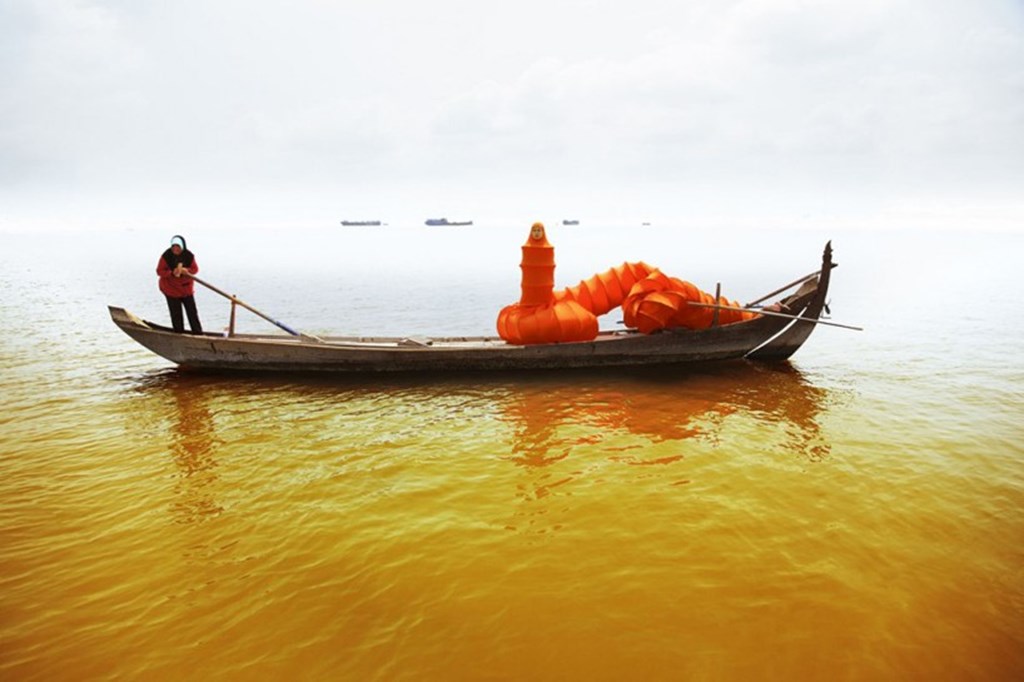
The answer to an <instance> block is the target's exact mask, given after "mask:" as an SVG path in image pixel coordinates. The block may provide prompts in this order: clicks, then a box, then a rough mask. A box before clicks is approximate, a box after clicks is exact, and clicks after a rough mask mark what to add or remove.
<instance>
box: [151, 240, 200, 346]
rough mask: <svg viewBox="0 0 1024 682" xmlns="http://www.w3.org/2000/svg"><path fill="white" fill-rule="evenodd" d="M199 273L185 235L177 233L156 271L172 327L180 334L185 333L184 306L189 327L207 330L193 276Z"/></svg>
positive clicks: (158, 262) (198, 331)
mask: <svg viewBox="0 0 1024 682" xmlns="http://www.w3.org/2000/svg"><path fill="white" fill-rule="evenodd" d="M198 272H199V265H198V264H197V263H196V257H195V255H194V254H193V253H192V252H191V251H189V250H188V249H187V248H186V247H185V238H184V237H182V236H181V235H180V234H176V235H174V237H173V238H172V239H171V246H170V248H168V249H167V250H166V251H164V252H163V254H162V255H161V256H160V260H159V261H157V264H156V274H157V275H158V276H159V277H160V291H161V292H163V295H164V297H165V298H166V299H167V309H168V310H170V312H171V326H172V327H174V331H176V332H178V333H179V334H183V333H185V320H184V319H183V317H182V314H181V309H182V308H183V307H184V308H185V313H186V314H187V315H188V326H189V328H190V329H191V330H192V333H193V334H202V333H203V325H202V324H201V323H200V322H199V311H198V310H197V309H196V299H195V296H194V287H195V284H194V283H193V282H192V278H191V277H189V275H194V274H196V273H198Z"/></svg>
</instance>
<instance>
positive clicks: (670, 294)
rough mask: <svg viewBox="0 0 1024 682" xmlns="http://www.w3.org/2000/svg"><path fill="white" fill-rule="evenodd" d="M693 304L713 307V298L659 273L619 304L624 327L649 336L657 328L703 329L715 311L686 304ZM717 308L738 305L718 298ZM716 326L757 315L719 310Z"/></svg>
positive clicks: (652, 275) (711, 319)
mask: <svg viewBox="0 0 1024 682" xmlns="http://www.w3.org/2000/svg"><path fill="white" fill-rule="evenodd" d="M690 301H693V302H694V303H707V304H712V305H714V304H716V301H715V297H714V296H712V295H711V294H709V293H707V292H706V291H701V290H700V289H698V288H697V287H696V286H694V285H693V284H691V283H690V282H684V281H682V280H680V279H676V278H675V277H668V276H666V275H665V274H663V273H662V272H660V271H659V270H655V271H653V272H652V273H651V274H650V275H649V276H648V277H647V278H646V279H644V280H643V281H642V282H639V283H638V284H637V285H636V286H634V287H633V288H632V289H631V290H630V292H629V295H628V296H627V297H626V300H624V301H623V302H622V313H623V318H622V321H623V322H624V323H625V324H626V326H627V327H632V328H635V329H638V330H639V331H641V332H643V333H644V334H650V333H652V332H655V331H658V330H659V329H669V328H672V327H685V328H687V329H707V328H708V327H710V326H711V324H712V322H713V321H714V319H715V312H716V309H715V308H704V307H701V306H693V305H690V304H689V303H690ZM717 305H722V306H729V307H731V308H739V307H741V306H740V304H739V303H738V302H736V301H730V300H728V299H726V298H719V299H718V301H717ZM717 312H718V324H722V325H725V324H732V323H734V322H742V321H744V320H750V319H753V318H755V317H757V313H752V312H747V311H745V310H723V309H721V308H719V309H718V310H717Z"/></svg>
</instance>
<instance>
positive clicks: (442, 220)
mask: <svg viewBox="0 0 1024 682" xmlns="http://www.w3.org/2000/svg"><path fill="white" fill-rule="evenodd" d="M426 224H427V225H472V224H473V221H472V220H461V221H460V220H448V219H447V218H427V222H426Z"/></svg>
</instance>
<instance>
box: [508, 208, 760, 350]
mask: <svg viewBox="0 0 1024 682" xmlns="http://www.w3.org/2000/svg"><path fill="white" fill-rule="evenodd" d="M519 267H520V268H521V269H522V271H523V277H522V296H521V297H520V299H519V303H515V304H513V305H510V306H506V307H505V308H503V309H502V310H501V312H500V313H499V314H498V335H499V336H500V337H501V338H503V339H504V340H506V341H508V342H509V343H515V344H523V345H529V344H537V343H557V342H560V341H563V342H564V341H589V340H591V339H593V338H594V337H596V336H597V317H598V316H599V315H604V314H605V313H608V312H610V311H611V310H612V309H614V308H617V307H619V306H620V305H621V306H622V310H623V314H624V322H625V323H626V326H628V327H633V328H636V329H638V330H640V331H641V332H643V333H645V334H650V333H651V332H654V331H657V330H659V329H668V328H671V327H687V328H689V329H704V328H707V327H710V326H711V325H712V324H714V319H715V309H714V308H701V307H698V306H691V305H688V302H689V301H693V302H696V303H712V304H713V303H715V297H714V296H712V295H710V294H708V293H706V292H703V291H701V290H700V289H698V288H697V287H696V286H694V285H693V284H690V283H689V282H684V281H682V280H679V279H676V278H675V277H667V276H666V275H664V274H662V273H661V272H660V271H658V270H657V269H655V268H652V267H650V266H649V265H647V264H646V263H643V262H637V263H623V264H622V265H620V266H618V267H615V268H611V269H610V270H607V271H606V272H603V273H600V274H597V275H594V276H593V277H591V278H590V279H587V280H584V281H582V282H580V283H579V284H577V285H576V286H574V287H569V288H566V289H563V290H562V291H559V292H558V293H557V294H556V293H554V286H555V247H553V246H552V245H551V244H550V243H549V242H548V240H547V236H546V235H545V233H544V225H543V224H541V223H534V224H533V227H532V228H531V229H530V237H529V238H528V239H527V240H526V243H525V244H523V259H522V261H521V262H520V266H519ZM718 303H719V304H720V305H725V306H733V307H738V306H739V304H738V303H736V302H734V301H729V300H726V299H719V300H718ZM756 316H757V314H756V313H751V312H745V311H736V310H718V322H717V323H718V324H723V325H724V324H732V323H733V322H741V321H743V320H749V319H751V318H753V317H756Z"/></svg>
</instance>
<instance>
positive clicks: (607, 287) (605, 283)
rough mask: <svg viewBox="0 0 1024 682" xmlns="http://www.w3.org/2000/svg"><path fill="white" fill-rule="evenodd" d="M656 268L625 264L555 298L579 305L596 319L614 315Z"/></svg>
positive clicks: (582, 282)
mask: <svg viewBox="0 0 1024 682" xmlns="http://www.w3.org/2000/svg"><path fill="white" fill-rule="evenodd" d="M653 270H654V268H652V267H651V266H649V265H647V263H644V262H642V261H641V262H637V263H623V264H622V265H620V266H618V267H614V268H610V269H609V270H606V271H605V272H602V273H599V274H596V275H594V276H593V277H591V278H589V279H585V280H583V281H581V282H580V283H579V284H577V285H576V286H574V287H567V288H566V289H563V290H562V291H559V292H558V293H557V294H555V299H557V300H560V301H562V300H568V301H576V302H577V303H579V304H580V305H581V306H583V307H584V308H586V309H587V310H589V311H590V312H592V313H594V314H595V315H597V316H601V315H604V314H606V313H608V312H611V311H612V310H614V309H615V308H618V307H619V306H620V305H622V302H623V301H624V300H626V296H627V295H628V294H629V292H630V290H631V289H632V288H633V285H635V284H636V283H637V282H639V281H640V280H642V279H644V278H645V277H647V276H648V275H649V274H650V273H651V272H652V271H653Z"/></svg>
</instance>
